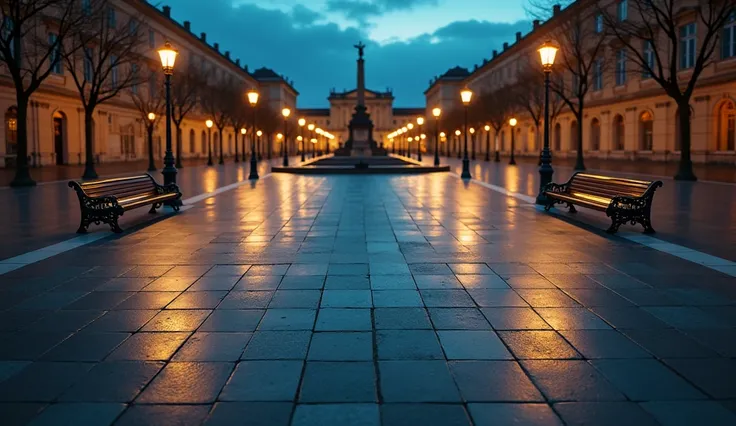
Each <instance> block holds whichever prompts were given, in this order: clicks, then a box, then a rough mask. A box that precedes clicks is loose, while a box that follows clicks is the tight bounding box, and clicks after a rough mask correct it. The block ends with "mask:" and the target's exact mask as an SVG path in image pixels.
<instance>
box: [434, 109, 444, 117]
mask: <svg viewBox="0 0 736 426" xmlns="http://www.w3.org/2000/svg"><path fill="white" fill-rule="evenodd" d="M432 115H433V116H434V117H435V118H437V117H439V116H440V115H442V110H441V109H439V108H433V109H432Z"/></svg>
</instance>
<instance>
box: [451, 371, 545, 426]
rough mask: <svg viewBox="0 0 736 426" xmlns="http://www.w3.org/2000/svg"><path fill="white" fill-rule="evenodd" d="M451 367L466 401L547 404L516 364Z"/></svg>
mask: <svg viewBox="0 0 736 426" xmlns="http://www.w3.org/2000/svg"><path fill="white" fill-rule="evenodd" d="M449 366H450V370H451V371H452V375H453V377H454V378H455V382H456V383H457V386H458V387H459V388H460V393H461V394H462V397H463V400H465V401H468V402H542V401H544V398H543V397H542V394H541V393H540V392H539V390H537V388H536V387H535V386H534V384H532V382H531V380H529V377H527V375H526V374H525V373H524V371H522V369H521V367H520V366H519V363H518V362H516V361H452V362H450V363H449ZM489 383H493V384H494V385H493V386H489ZM476 423H477V421H476ZM482 424H483V423H482Z"/></svg>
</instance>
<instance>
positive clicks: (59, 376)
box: [0, 362, 94, 402]
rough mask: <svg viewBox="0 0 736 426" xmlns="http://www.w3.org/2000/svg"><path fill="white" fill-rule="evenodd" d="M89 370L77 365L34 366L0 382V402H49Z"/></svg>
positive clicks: (45, 363)
mask: <svg viewBox="0 0 736 426" xmlns="http://www.w3.org/2000/svg"><path fill="white" fill-rule="evenodd" d="M93 366H94V364H91V363H81V362H34V363H33V364H31V365H29V366H27V367H25V368H24V369H23V370H21V371H20V372H18V373H16V374H14V375H13V376H11V377H10V378H8V379H7V380H5V381H3V382H0V401H3V402H14V401H19V402H20V401H28V402H44V401H46V402H51V401H53V400H55V399H56V398H57V397H58V395H59V394H61V393H62V392H63V391H64V390H66V389H67V388H68V387H69V386H71V385H73V384H74V383H76V382H77V381H79V380H80V379H81V378H82V376H83V375H84V374H85V373H86V372H87V371H89V370H90V369H91V368H92V367H93Z"/></svg>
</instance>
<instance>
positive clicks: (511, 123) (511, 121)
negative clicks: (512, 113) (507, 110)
mask: <svg viewBox="0 0 736 426" xmlns="http://www.w3.org/2000/svg"><path fill="white" fill-rule="evenodd" d="M516 123H518V122H517V121H516V119H515V118H513V117H512V118H510V119H509V126H511V158H510V159H509V164H510V165H512V166H515V165H516V159H514V150H515V149H516V148H515V147H514V133H516V131H515V130H516Z"/></svg>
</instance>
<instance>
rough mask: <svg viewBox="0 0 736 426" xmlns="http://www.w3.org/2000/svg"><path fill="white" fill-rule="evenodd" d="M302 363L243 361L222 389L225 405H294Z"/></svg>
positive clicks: (221, 397) (221, 395)
mask: <svg viewBox="0 0 736 426" xmlns="http://www.w3.org/2000/svg"><path fill="white" fill-rule="evenodd" d="M302 367H303V362H302V361H242V362H240V363H239V364H238V365H237V367H236V368H235V371H234V372H233V374H232V377H231V378H230V380H228V382H227V384H226V385H225V387H224V388H223V389H222V393H221V394H220V397H219V399H220V400H221V401H293V400H294V396H295V395H296V391H297V387H298V386H299V379H300V377H301V373H302Z"/></svg>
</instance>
